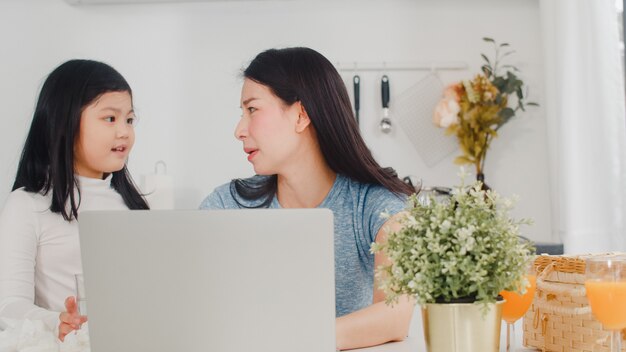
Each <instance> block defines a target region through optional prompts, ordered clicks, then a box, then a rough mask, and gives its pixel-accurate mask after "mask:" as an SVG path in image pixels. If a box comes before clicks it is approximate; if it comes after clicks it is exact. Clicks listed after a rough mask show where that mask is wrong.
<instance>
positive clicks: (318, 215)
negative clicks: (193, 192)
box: [79, 209, 335, 352]
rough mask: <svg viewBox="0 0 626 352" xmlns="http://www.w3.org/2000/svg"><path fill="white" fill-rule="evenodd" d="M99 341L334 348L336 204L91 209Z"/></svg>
mask: <svg viewBox="0 0 626 352" xmlns="http://www.w3.org/2000/svg"><path fill="white" fill-rule="evenodd" d="M79 231H80V241H81V251H82V263H83V270H84V279H85V285H86V290H87V309H88V316H89V332H90V339H91V348H92V351H93V352H110V351H116V352H126V351H128V352H138V351H150V352H160V351H163V352H172V351H184V352H194V351H203V352H206V351H216V352H218V351H219V352H230V351H232V352H235V351H237V352H245V351H254V352H264V351H268V352H269V351H272V352H276V351H300V352H323V351H335V283H334V260H333V256H334V251H333V243H334V241H333V216H332V212H331V211H330V210H327V209H301V210H287V209H281V210H267V209H264V210H217V211H202V210H194V211H137V210H136V211H102V212H84V213H81V215H80V221H79Z"/></svg>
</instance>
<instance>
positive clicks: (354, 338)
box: [336, 215, 415, 350]
mask: <svg viewBox="0 0 626 352" xmlns="http://www.w3.org/2000/svg"><path fill="white" fill-rule="evenodd" d="M397 219H398V215H396V216H393V217H392V218H390V219H389V220H387V222H385V224H384V225H383V226H382V227H381V229H380V230H379V231H378V234H377V235H376V243H384V242H385V241H386V240H387V235H388V232H393V231H396V230H399V229H400V224H399V223H398V221H397ZM388 262H389V259H388V258H387V257H386V256H385V255H384V254H382V253H377V254H375V260H374V263H375V264H374V267H375V268H377V267H378V266H380V265H384V264H386V263H388ZM378 286H379V285H378V283H377V282H376V281H375V282H374V302H373V304H372V305H370V306H369V307H366V308H363V309H361V310H358V311H356V312H353V313H350V314H347V315H344V316H342V317H340V318H337V320H336V333H337V348H338V349H340V350H345V349H352V348H360V347H367V346H374V345H379V344H382V343H385V342H390V341H402V340H404V338H405V337H406V336H407V335H408V332H409V326H410V324H411V318H412V317H413V308H414V306H415V302H414V300H413V299H410V298H408V297H407V296H402V297H400V299H399V300H398V302H397V303H395V304H394V305H393V306H389V305H387V304H385V294H384V292H382V291H381V290H379V289H378Z"/></svg>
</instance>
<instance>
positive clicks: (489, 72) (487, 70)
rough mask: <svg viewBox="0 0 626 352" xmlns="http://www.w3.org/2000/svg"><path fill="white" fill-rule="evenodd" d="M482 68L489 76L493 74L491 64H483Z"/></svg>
mask: <svg viewBox="0 0 626 352" xmlns="http://www.w3.org/2000/svg"><path fill="white" fill-rule="evenodd" d="M480 69H481V70H482V71H483V73H484V74H485V76H487V77H491V75H492V74H493V71H492V70H491V66H489V65H482V66H481V67H480Z"/></svg>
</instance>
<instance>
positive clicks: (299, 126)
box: [296, 102, 311, 133]
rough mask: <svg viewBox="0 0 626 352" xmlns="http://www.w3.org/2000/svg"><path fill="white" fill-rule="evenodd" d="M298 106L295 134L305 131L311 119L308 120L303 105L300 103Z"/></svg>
mask: <svg viewBox="0 0 626 352" xmlns="http://www.w3.org/2000/svg"><path fill="white" fill-rule="evenodd" d="M298 104H299V110H300V111H299V112H298V120H297V121H296V132H297V133H302V132H304V131H306V129H307V127H309V125H310V124H311V119H310V118H309V114H307V112H306V109H305V108H304V105H302V103H301V102H298Z"/></svg>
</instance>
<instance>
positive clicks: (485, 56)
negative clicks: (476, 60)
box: [480, 54, 491, 65]
mask: <svg viewBox="0 0 626 352" xmlns="http://www.w3.org/2000/svg"><path fill="white" fill-rule="evenodd" d="M480 56H482V57H483V59H485V61H487V64H489V65H491V61H489V58H488V57H487V55H485V54H480Z"/></svg>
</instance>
